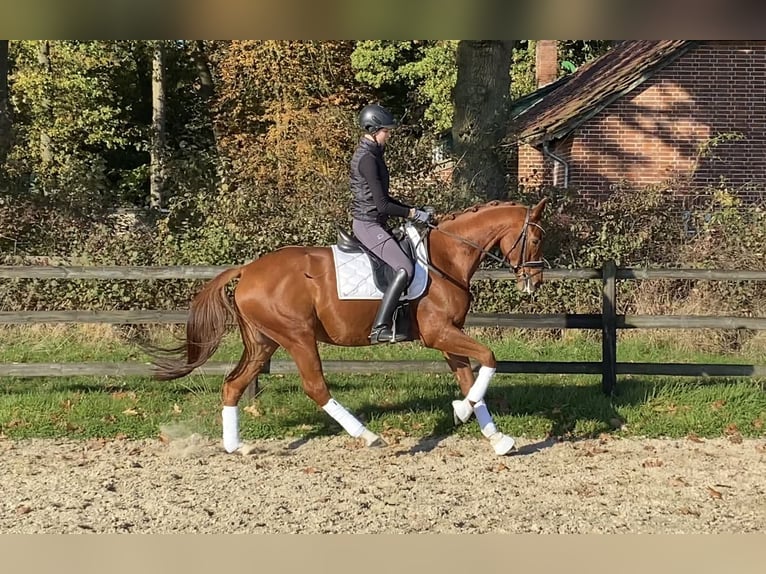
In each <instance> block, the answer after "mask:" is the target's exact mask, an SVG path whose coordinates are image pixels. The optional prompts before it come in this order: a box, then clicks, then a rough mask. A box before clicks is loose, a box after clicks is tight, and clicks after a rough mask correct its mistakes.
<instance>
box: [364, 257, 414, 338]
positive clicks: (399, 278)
mask: <svg viewBox="0 0 766 574" xmlns="http://www.w3.org/2000/svg"><path fill="white" fill-rule="evenodd" d="M406 287H407V272H406V271H405V270H404V269H399V271H397V272H396V275H395V276H394V278H393V280H392V281H391V283H390V284H389V286H388V289H386V292H385V293H384V294H383V300H382V301H381V302H380V307H378V314H377V315H376V316H375V321H374V322H373V324H372V333H370V343H372V344H373V345H374V344H375V343H399V342H401V341H406V340H407V333H396V338H394V333H393V329H392V328H391V324H392V322H393V314H394V310H395V309H396V306H397V305H398V304H399V297H401V295H402V292H403V291H404V289H405V288H406Z"/></svg>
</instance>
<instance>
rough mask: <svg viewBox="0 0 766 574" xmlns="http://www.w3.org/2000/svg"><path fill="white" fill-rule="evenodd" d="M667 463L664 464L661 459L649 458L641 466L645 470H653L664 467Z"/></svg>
mask: <svg viewBox="0 0 766 574" xmlns="http://www.w3.org/2000/svg"><path fill="white" fill-rule="evenodd" d="M664 464H665V463H664V462H662V461H661V460H660V459H659V458H649V459H646V460H645V461H644V462H642V463H641V466H643V467H644V468H653V467H659V466H662V465H664Z"/></svg>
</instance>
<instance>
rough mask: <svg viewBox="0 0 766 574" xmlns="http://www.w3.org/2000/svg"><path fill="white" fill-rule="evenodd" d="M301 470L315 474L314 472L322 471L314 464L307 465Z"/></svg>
mask: <svg viewBox="0 0 766 574" xmlns="http://www.w3.org/2000/svg"><path fill="white" fill-rule="evenodd" d="M303 472H304V473H306V474H316V473H318V472H322V471H321V470H319V469H318V468H317V467H315V466H307V467H306V468H304V469H303Z"/></svg>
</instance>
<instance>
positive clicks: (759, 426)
mask: <svg viewBox="0 0 766 574" xmlns="http://www.w3.org/2000/svg"><path fill="white" fill-rule="evenodd" d="M753 428H754V429H758V430H760V429H762V428H763V421H762V420H761V419H755V420H754V421H753Z"/></svg>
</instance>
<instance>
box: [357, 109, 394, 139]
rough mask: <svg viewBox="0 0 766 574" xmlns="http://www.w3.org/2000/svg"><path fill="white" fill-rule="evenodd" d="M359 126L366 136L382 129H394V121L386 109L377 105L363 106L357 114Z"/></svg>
mask: <svg viewBox="0 0 766 574" xmlns="http://www.w3.org/2000/svg"><path fill="white" fill-rule="evenodd" d="M359 125H360V126H361V127H362V129H363V130H364V131H366V132H367V133H368V134H374V133H375V132H377V131H378V130H381V129H383V128H388V129H391V128H395V127H396V120H395V119H394V116H393V115H391V112H389V111H388V110H387V109H386V108H384V107H383V106H379V105H378V104H370V105H369V106H364V108H362V111H361V112H359Z"/></svg>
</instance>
